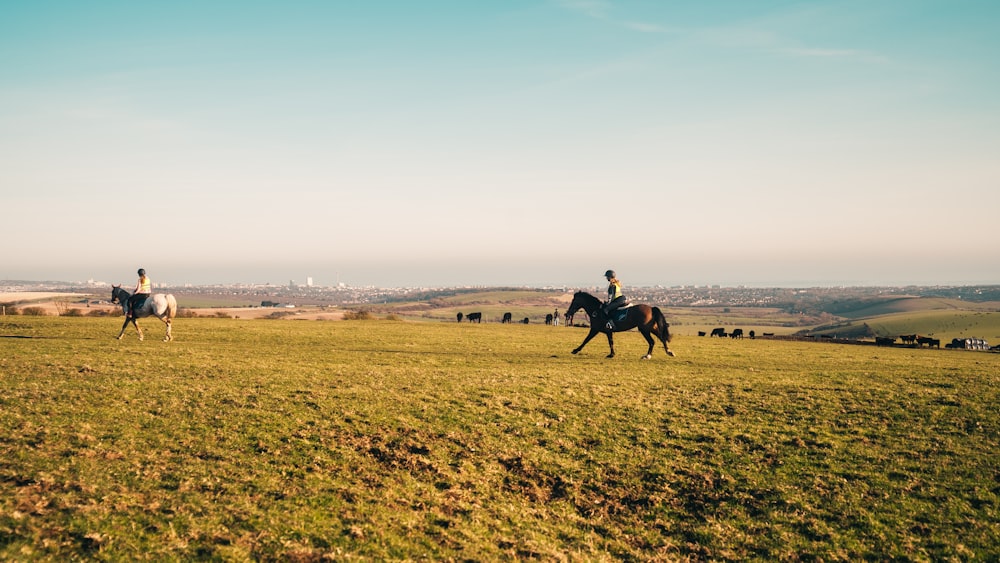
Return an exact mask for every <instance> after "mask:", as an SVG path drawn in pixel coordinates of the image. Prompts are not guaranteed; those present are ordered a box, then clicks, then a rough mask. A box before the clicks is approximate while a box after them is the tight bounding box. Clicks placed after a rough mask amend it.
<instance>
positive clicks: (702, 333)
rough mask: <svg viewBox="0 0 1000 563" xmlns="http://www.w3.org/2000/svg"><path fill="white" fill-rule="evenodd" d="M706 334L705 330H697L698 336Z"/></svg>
mask: <svg viewBox="0 0 1000 563" xmlns="http://www.w3.org/2000/svg"><path fill="white" fill-rule="evenodd" d="M706 334H708V333H707V332H705V331H704V330H699V331H698V336H705V335H706Z"/></svg>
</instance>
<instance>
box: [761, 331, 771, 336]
mask: <svg viewBox="0 0 1000 563" xmlns="http://www.w3.org/2000/svg"><path fill="white" fill-rule="evenodd" d="M761 336H774V333H773V332H765V333H763V334H761Z"/></svg>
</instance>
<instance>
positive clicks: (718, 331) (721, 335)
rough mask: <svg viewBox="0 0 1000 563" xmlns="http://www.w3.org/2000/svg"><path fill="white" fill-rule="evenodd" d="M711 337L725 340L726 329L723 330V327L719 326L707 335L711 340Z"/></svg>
mask: <svg viewBox="0 0 1000 563" xmlns="http://www.w3.org/2000/svg"><path fill="white" fill-rule="evenodd" d="M713 336H718V337H719V338H725V337H726V329H725V328H723V327H721V326H720V327H719V328H713V329H712V334H709V335H708V337H709V338H711V337H713Z"/></svg>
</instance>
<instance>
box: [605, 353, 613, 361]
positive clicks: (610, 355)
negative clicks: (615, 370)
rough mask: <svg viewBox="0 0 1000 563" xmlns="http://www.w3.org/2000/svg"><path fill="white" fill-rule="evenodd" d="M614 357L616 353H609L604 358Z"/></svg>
mask: <svg viewBox="0 0 1000 563" xmlns="http://www.w3.org/2000/svg"><path fill="white" fill-rule="evenodd" d="M614 357H615V355H614V354H608V355H607V356H604V358H605V359H608V360H610V359H611V358H614Z"/></svg>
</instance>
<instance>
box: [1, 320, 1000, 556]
mask: <svg viewBox="0 0 1000 563" xmlns="http://www.w3.org/2000/svg"><path fill="white" fill-rule="evenodd" d="M120 323H121V320H120V318H118V319H115V318H66V317H21V316H16V317H2V318H0V384H2V385H0V560H12V559H13V560H23V559H32V560H33V559H47V560H60V561H61V560H72V559H103V560H143V559H152V560H164V559H167V560H169V559H219V560H248V559H282V560H299V561H310V560H319V559H323V558H335V559H349V558H364V559H394V560H399V559H418V558H431V559H463V560H466V559H468V560H494V559H498V558H542V559H555V560H565V559H568V560H607V559H626V560H630V559H631V560H650V559H667V560H672V559H681V558H690V559H713V560H745V559H765V560H770V559H814V560H815V559H824V560H857V559H876V560H888V559H898V560H948V559H954V560H969V559H974V558H976V559H986V560H996V559H997V558H998V557H1000V465H998V463H997V452H998V445H1000V413H998V409H1000V355H997V354H990V353H983V352H964V351H951V350H940V351H939V350H927V349H905V348H875V347H874V346H845V345H836V344H828V343H806V342H786V341H773V340H753V341H752V340H748V339H747V340H742V341H733V340H729V339H709V338H697V337H679V338H677V339H676V340H675V341H674V342H673V343H672V344H671V349H672V350H675V351H676V352H677V354H678V356H677V357H675V358H667V357H666V356H665V355H664V354H663V350H662V348H657V349H656V350H654V358H653V360H651V361H640V360H639V359H638V358H639V356H640V355H642V354H643V353H645V342H644V341H643V339H642V338H641V337H640V336H639V335H638V334H636V333H635V332H632V333H626V334H620V335H617V337H616V348H617V352H618V357H617V358H615V359H612V360H606V359H604V356H605V354H606V353H607V344H606V341H605V340H604V339H603V338H598V339H595V340H594V341H593V342H591V343H590V344H589V345H588V347H587V348H585V349H584V350H583V352H582V353H581V354H580V355H578V356H572V355H570V353H569V351H570V350H571V349H572V348H574V347H575V346H577V345H578V344H579V343H580V341H581V340H582V339H583V337H584V335H585V331H584V330H581V329H577V328H567V327H546V326H540V325H528V326H523V325H513V326H510V325H499V324H483V325H470V324H468V323H462V324H458V323H426V322H425V323H414V322H401V321H397V322H392V321H338V322H329V321H286V320H280V321H279V320H245V319H244V320H236V319H204V318H199V319H179V320H177V321H176V322H175V327H174V336H175V338H176V340H175V341H174V342H170V343H164V342H160V341H159V337H160V336H161V335H162V328H163V327H162V324H159V323H158V321H149V320H147V321H146V322H145V323H144V324H145V326H146V328H147V339H146V341H145V342H139V341H137V339H136V338H135V335H134V332H133V333H127V334H128V336H127V337H126V339H125V340H123V341H116V340H114V338H113V337H114V336H115V335H116V334H117V332H118V328H119V327H120Z"/></svg>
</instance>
